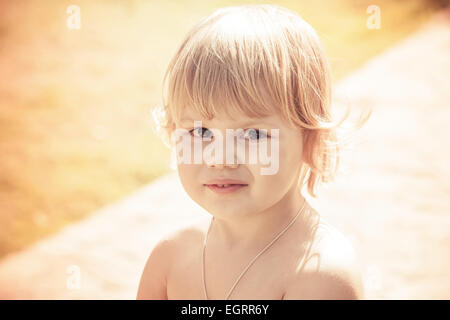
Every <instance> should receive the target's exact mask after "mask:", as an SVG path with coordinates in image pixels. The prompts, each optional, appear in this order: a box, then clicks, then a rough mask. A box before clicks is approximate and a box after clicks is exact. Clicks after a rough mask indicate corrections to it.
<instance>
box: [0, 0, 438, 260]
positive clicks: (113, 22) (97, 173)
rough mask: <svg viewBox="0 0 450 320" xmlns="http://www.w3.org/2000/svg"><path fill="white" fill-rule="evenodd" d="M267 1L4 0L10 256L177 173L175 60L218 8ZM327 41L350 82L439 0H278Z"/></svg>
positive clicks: (0, 106)
mask: <svg viewBox="0 0 450 320" xmlns="http://www.w3.org/2000/svg"><path fill="white" fill-rule="evenodd" d="M243 3H268V2H261V1H246V2H242V1H198V0H196V1H193V0H190V1H187V0H183V1H171V2H159V1H158V2H156V1H144V0H127V1H119V0H116V1H101V0H95V1H94V0H80V1H77V5H79V6H80V8H81V23H82V27H81V29H80V30H69V29H67V28H66V19H67V16H68V15H67V13H66V9H67V7H68V6H69V5H71V4H73V3H72V2H71V1H37V0H15V1H0V70H1V73H0V79H1V86H0V167H1V171H0V257H2V256H4V255H6V254H8V253H10V252H13V251H17V250H20V249H22V248H24V247H26V246H27V245H29V244H31V243H33V242H34V241H36V240H37V239H40V238H42V237H44V236H47V235H49V234H52V233H54V232H56V231H57V230H59V229H60V228H61V227H63V226H64V225H66V224H69V223H72V222H75V221H78V220H80V219H82V218H84V217H87V216H88V215H90V214H91V213H92V212H93V211H95V210H96V209H98V208H100V207H101V206H104V205H106V204H108V203H111V202H112V201H115V200H117V199H120V198H121V197H124V196H126V195H127V194H129V193H130V192H132V191H133V190H135V189H137V188H139V187H141V186H143V185H145V184H147V183H149V182H151V181H152V180H154V179H155V178H157V177H159V176H161V175H163V174H165V173H167V172H169V171H170V168H169V163H168V160H169V155H170V152H169V150H168V149H167V148H166V147H165V146H164V145H163V143H162V142H161V141H160V140H159V138H158V137H157V136H155V134H154V132H153V131H152V128H151V117H150V113H149V111H150V108H151V107H152V106H155V105H157V104H158V103H159V101H160V92H161V80H162V76H163V72H164V70H165V67H166V66H167V64H168V61H169V59H170V57H171V55H172V54H173V53H174V51H175V49H176V47H177V45H178V44H179V43H180V41H181V40H182V39H183V37H184V36H185V34H186V32H187V30H188V29H189V27H190V26H192V25H193V24H194V23H195V22H197V21H198V20H199V19H200V18H201V17H203V16H205V15H208V14H209V13H211V12H212V11H213V10H214V9H215V8H218V7H223V6H228V5H237V4H243ZM272 3H276V4H279V5H282V6H285V7H288V8H290V9H292V10H294V11H296V12H298V13H299V14H300V15H302V17H303V18H304V19H305V20H306V21H308V22H309V23H310V24H311V25H312V26H313V27H314V28H315V29H316V30H317V31H318V33H319V35H320V36H321V37H322V40H323V42H324V44H325V47H326V50H327V53H328V55H329V58H330V62H331V65H332V70H333V80H334V81H338V80H339V79H341V78H342V77H344V76H345V75H346V74H348V73H349V72H351V71H353V70H355V69H357V68H358V67H359V66H361V65H362V64H363V63H364V62H365V61H367V60H368V59H369V58H371V57H373V56H375V55H377V54H379V53H380V52H382V51H383V50H384V49H386V48H388V47H389V46H390V45H392V44H394V43H395V42H397V41H398V40H400V39H402V38H403V37H405V36H406V35H408V34H410V33H411V32H413V31H414V30H416V29H417V28H418V27H419V26H420V25H421V24H422V23H423V22H424V21H426V20H427V19H428V18H429V17H430V15H431V14H432V13H433V12H434V11H435V10H436V6H434V5H432V4H433V3H434V2H433V1H425V0H411V1H387V0H383V1H377V5H378V6H379V7H380V9H381V29H380V30H370V29H368V28H367V27H366V19H367V17H368V14H367V13H366V8H367V7H368V6H369V5H371V4H372V3H371V1H361V0H360V1H344V0H331V1H308V2H306V1H278V2H272Z"/></svg>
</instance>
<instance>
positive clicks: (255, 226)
mask: <svg viewBox="0 0 450 320" xmlns="http://www.w3.org/2000/svg"><path fill="white" fill-rule="evenodd" d="M306 207H307V204H306V199H305V198H304V197H303V196H302V195H301V192H300V190H299V189H298V188H294V189H293V190H291V191H290V192H289V193H287V194H286V196H285V197H283V199H282V200H280V201H279V202H277V203H276V204H275V205H273V206H271V207H269V208H267V209H266V210H264V211H262V212H258V213H255V214H250V215H246V216H243V217H242V218H241V217H240V218H239V220H236V219H234V220H231V219H230V220H225V219H219V218H213V219H214V222H213V225H212V226H211V234H212V237H211V238H213V239H211V240H212V241H214V240H215V241H214V242H217V243H220V244H221V246H224V247H225V248H226V249H227V250H232V251H241V250H246V249H253V248H255V247H258V248H259V247H261V246H262V245H265V244H266V243H267V242H268V241H270V240H271V239H273V238H274V237H275V236H276V235H277V234H278V233H279V232H281V231H282V230H283V229H284V228H285V227H286V226H287V225H288V224H289V223H290V222H291V221H292V220H293V219H294V218H295V217H296V216H297V214H298V213H299V211H300V209H302V210H301V211H302V212H301V213H300V215H299V217H298V219H297V221H298V220H300V219H301V218H302V217H301V216H302V215H303V212H304V211H305V210H306ZM297 221H296V222H297ZM291 227H292V226H291Z"/></svg>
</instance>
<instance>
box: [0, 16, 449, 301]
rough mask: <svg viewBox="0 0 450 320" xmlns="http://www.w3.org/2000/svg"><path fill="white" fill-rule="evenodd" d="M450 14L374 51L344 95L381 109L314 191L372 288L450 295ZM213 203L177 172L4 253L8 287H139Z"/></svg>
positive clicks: (395, 294) (86, 294) (384, 292)
mask: <svg viewBox="0 0 450 320" xmlns="http://www.w3.org/2000/svg"><path fill="white" fill-rule="evenodd" d="M449 21H450V14H449V13H448V11H447V13H445V12H441V13H440V14H438V15H437V16H436V17H435V19H433V20H432V21H431V22H430V23H429V24H427V25H426V26H424V27H423V28H422V29H421V30H420V31H418V32H416V33H415V34H414V35H412V36H410V37H408V38H406V39H405V40H404V41H402V42H401V43H399V44H398V45H396V46H393V47H391V48H390V49H388V50H386V51H385V52H384V53H382V54H381V55H379V56H378V57H376V58H374V59H372V60H370V61H369V62H368V63H366V64H365V65H364V66H362V67H361V68H360V69H359V70H358V71H357V72H355V73H354V74H352V75H350V76H349V77H347V78H346V79H344V80H343V81H341V82H340V83H339V84H338V85H337V86H336V87H335V102H336V103H337V104H338V105H339V104H344V103H350V104H351V105H353V106H355V107H356V108H359V107H371V108H373V114H372V117H371V119H370V120H369V121H368V122H367V124H366V126H365V127H364V128H363V129H362V130H361V137H362V139H361V140H360V143H359V144H357V145H356V146H355V149H354V151H353V152H351V153H347V155H346V159H344V160H347V164H348V165H347V168H348V169H349V170H350V171H349V172H348V173H345V174H342V175H341V176H339V177H338V179H337V180H336V181H335V182H334V183H333V184H331V185H328V186H325V187H324V189H322V191H321V192H320V193H319V198H318V199H311V198H309V197H308V201H310V203H311V204H312V205H313V206H314V207H315V208H316V209H317V210H318V211H319V212H321V213H322V214H323V215H324V217H326V218H327V219H328V220H329V221H330V222H332V223H334V224H335V225H336V227H338V228H339V229H341V230H342V231H343V232H344V233H346V234H347V235H348V236H349V237H350V239H352V241H353V242H354V244H355V247H356V248H357V250H358V252H359V255H360V257H361V261H362V263H363V270H364V274H363V276H364V283H365V287H366V298H368V299H450V250H449V248H450V215H449V213H450V169H449V168H448V164H449V163H450V148H449V147H448V145H449V142H448V141H447V140H448V138H449V137H450V126H449V125H448V123H447V122H448V120H450V104H449V101H450V81H449V77H448V75H449V74H450V23H449ZM202 215H208V213H207V212H205V211H204V210H203V209H202V208H201V207H200V206H198V205H197V204H196V203H194V202H193V201H192V200H191V199H190V198H189V197H188V196H187V194H186V193H185V191H184V189H183V188H182V186H181V184H180V182H179V180H178V178H177V176H176V173H172V174H169V175H167V176H164V177H161V178H160V179H158V180H156V181H154V182H153V183H151V184H150V185H148V186H146V187H144V188H143V189H140V190H138V191H137V192H135V193H134V194H132V195H130V196H129V197H127V198H125V199H124V200H122V201H120V202H118V203H114V204H111V205H110V206H108V207H105V208H103V209H102V210H100V211H98V212H96V213H94V214H93V215H92V216H90V217H89V218H87V219H85V220H83V221H81V222H79V223H77V224H74V225H71V226H68V227H67V228H65V229H63V230H62V231H61V232H60V233H58V234H56V235H54V236H52V237H49V238H47V239H44V240H42V241H40V242H38V243H36V244H34V245H32V246H30V247H29V248H27V249H26V250H23V251H20V252H17V253H14V254H10V255H8V256H6V257H5V258H4V259H3V260H2V261H0V299H135V297H136V292H137V287H138V283H139V279H140V275H141V272H142V269H143V267H144V264H145V261H146V259H147V257H148V255H149V253H150V251H151V249H152V246H153V245H154V244H155V243H156V241H157V240H158V239H159V238H161V236H162V235H163V234H164V233H166V232H170V231H171V230H174V229H176V228H178V227H179V226H181V225H183V224H186V223H189V222H190V221H192V219H197V218H200V217H201V216H202Z"/></svg>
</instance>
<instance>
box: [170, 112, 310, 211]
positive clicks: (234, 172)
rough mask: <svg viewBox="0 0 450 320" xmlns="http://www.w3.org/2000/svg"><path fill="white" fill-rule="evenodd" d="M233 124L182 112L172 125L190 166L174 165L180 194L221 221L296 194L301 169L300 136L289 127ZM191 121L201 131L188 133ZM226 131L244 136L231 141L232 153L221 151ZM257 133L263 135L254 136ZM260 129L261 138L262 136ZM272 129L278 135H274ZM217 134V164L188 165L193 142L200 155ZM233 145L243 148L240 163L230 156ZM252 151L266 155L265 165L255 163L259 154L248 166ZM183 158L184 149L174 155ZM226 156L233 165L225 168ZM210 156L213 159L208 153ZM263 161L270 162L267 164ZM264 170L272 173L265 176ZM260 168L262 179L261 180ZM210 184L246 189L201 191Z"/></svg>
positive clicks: (243, 120)
mask: <svg viewBox="0 0 450 320" xmlns="http://www.w3.org/2000/svg"><path fill="white" fill-rule="evenodd" d="M235 119H237V120H233V119H231V118H229V117H227V116H222V117H217V118H214V119H212V120H211V121H208V120H205V119H203V118H202V117H201V116H199V115H198V114H195V113H193V112H192V111H189V110H186V111H184V113H183V114H182V115H181V120H180V122H179V123H177V124H176V129H177V132H178V133H179V132H184V133H183V134H185V135H191V136H190V138H191V144H190V146H191V154H192V161H190V162H189V163H188V162H187V161H180V162H178V163H177V169H178V174H179V177H180V180H181V183H182V185H183V188H184V189H185V190H186V192H187V193H188V195H189V196H190V197H191V198H192V199H193V200H194V201H195V202H197V203H198V204H199V205H200V206H201V207H203V208H204V209H205V210H207V211H208V212H209V213H210V214H212V215H213V216H215V217H218V218H219V217H220V218H222V219H230V218H231V219H232V218H239V217H241V216H243V215H250V214H255V213H258V212H262V211H264V210H266V209H268V208H270V207H271V206H273V205H274V204H276V203H278V202H279V201H281V200H282V199H283V198H285V197H286V195H287V194H292V192H296V191H297V180H298V177H299V173H300V169H301V165H302V155H303V152H302V149H303V145H302V134H301V132H300V130H299V129H298V128H293V127H291V126H290V125H289V124H288V123H286V122H285V121H284V120H283V119H282V118H281V117H280V116H278V115H272V116H270V117H266V118H262V119H254V118H248V117H247V116H240V117H236V118H235ZM194 121H201V126H197V127H194ZM202 128H203V129H202ZM226 129H232V130H237V129H242V130H243V132H244V133H243V134H242V135H240V136H238V137H237V138H236V137H233V139H234V148H230V147H229V146H228V147H227V143H226ZM248 129H254V130H248ZM261 129H262V130H263V131H259V130H261ZM264 129H265V132H267V135H265V134H264ZM276 129H278V135H277V134H276V131H277V130H276ZM214 132H216V134H214ZM220 133H221V136H222V137H223V140H222V141H223V147H222V150H223V151H222V152H221V155H222V161H217V158H215V157H212V158H211V157H210V158H202V160H201V161H200V162H197V163H196V162H194V160H193V154H194V143H195V142H194V141H195V140H196V141H197V147H198V146H199V145H200V146H202V150H203V153H205V150H206V148H207V147H208V145H209V147H208V148H211V147H213V146H212V145H211V144H213V143H214V140H215V139H219V137H220ZM277 136H278V137H277ZM202 137H203V139H202ZM216 137H217V138H216ZM181 140H182V139H180V137H179V138H178V139H177V140H176V141H177V142H178V143H179V142H181ZM237 140H241V142H242V143H245V144H243V145H244V147H243V149H241V150H245V158H244V159H243V158H242V157H240V156H238V153H237V152H236V144H237V143H238V142H237ZM276 140H278V147H275V146H276ZM177 145H180V144H177ZM188 145H189V143H188ZM251 145H252V147H251ZM255 147H258V148H257V149H256V150H258V153H263V154H264V155H266V157H265V158H266V162H263V161H261V159H262V158H260V156H259V154H258V156H257V161H256V162H255V161H250V160H249V153H250V152H251V150H255ZM261 148H262V150H260V149H261ZM177 150H178V151H179V150H180V149H177ZM197 150H198V149H197ZM183 153H184V149H183V152H181V151H180V152H179V155H180V156H181V155H182V154H183ZM227 153H228V159H233V161H234V163H228V164H227V156H226V155H227ZM212 154H213V155H214V152H213V153H212ZM241 155H242V153H241ZM238 157H239V159H240V162H239V164H238V163H237V162H238V160H237V159H238ZM219 159H220V158H219ZM267 159H270V163H268V162H267ZM220 162H222V163H220ZM269 167H271V168H272V169H270V170H269ZM264 168H265V170H266V173H265V174H262V172H264ZM267 173H269V174H267ZM214 179H234V180H239V181H241V182H242V183H245V184H247V186H244V187H240V188H239V189H238V190H236V191H233V192H229V193H219V192H216V191H214V190H212V189H211V188H210V187H208V186H206V185H207V184H210V183H214V182H212V180H214Z"/></svg>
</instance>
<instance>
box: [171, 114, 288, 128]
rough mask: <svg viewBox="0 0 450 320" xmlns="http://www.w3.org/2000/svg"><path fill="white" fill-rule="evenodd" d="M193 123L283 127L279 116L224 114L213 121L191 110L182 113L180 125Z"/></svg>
mask: <svg viewBox="0 0 450 320" xmlns="http://www.w3.org/2000/svg"><path fill="white" fill-rule="evenodd" d="M193 121H202V123H203V124H219V125H223V124H230V125H232V126H237V127H241V126H242V127H243V126H247V125H253V124H266V125H270V126H273V127H277V126H283V120H282V119H281V117H280V116H279V115H277V114H272V115H269V116H265V117H249V116H248V115H245V114H234V115H233V116H229V115H227V114H225V113H223V114H220V115H217V116H216V117H214V118H213V119H205V118H204V117H203V116H202V115H200V114H198V113H196V112H194V111H191V110H186V111H183V112H181V115H180V123H182V124H192V123H193Z"/></svg>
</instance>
